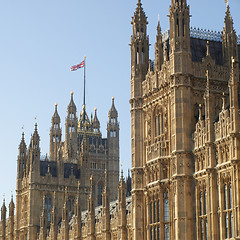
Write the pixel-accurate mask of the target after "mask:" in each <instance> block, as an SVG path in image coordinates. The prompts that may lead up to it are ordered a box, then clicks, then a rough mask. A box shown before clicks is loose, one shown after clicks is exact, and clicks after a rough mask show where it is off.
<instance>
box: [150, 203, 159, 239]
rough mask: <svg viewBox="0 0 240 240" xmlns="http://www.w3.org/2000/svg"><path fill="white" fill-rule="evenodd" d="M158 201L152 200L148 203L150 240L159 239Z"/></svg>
mask: <svg viewBox="0 0 240 240" xmlns="http://www.w3.org/2000/svg"><path fill="white" fill-rule="evenodd" d="M160 209H161V207H160V200H157V199H156V200H153V201H151V203H150V235H151V240H159V239H160Z"/></svg>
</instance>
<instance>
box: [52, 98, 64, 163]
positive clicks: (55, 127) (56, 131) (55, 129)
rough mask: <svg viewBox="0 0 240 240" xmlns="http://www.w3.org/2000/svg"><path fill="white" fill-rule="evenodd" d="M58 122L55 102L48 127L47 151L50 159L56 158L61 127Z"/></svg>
mask: <svg viewBox="0 0 240 240" xmlns="http://www.w3.org/2000/svg"><path fill="white" fill-rule="evenodd" d="M60 122H61V120H60V117H59V114H58V111H57V103H56V104H55V112H54V114H53V116H52V126H51V129H50V153H49V160H50V161H56V160H57V152H58V148H59V146H60V144H61V138H62V129H61V127H60Z"/></svg>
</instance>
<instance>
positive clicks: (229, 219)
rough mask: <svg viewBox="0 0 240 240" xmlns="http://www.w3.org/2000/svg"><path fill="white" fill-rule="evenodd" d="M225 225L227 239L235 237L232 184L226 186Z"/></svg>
mask: <svg viewBox="0 0 240 240" xmlns="http://www.w3.org/2000/svg"><path fill="white" fill-rule="evenodd" d="M223 206H224V210H223V213H224V221H225V222H224V225H225V237H226V238H232V237H233V212H232V185H231V183H228V184H225V185H224V204H223Z"/></svg>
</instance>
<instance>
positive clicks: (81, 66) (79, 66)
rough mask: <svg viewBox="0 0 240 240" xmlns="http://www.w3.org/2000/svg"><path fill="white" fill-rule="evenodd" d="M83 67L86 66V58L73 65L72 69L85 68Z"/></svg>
mask: <svg viewBox="0 0 240 240" xmlns="http://www.w3.org/2000/svg"><path fill="white" fill-rule="evenodd" d="M83 67H85V59H84V60H83V61H82V62H81V63H80V64H77V65H74V66H71V71H76V70H78V69H79V68H83Z"/></svg>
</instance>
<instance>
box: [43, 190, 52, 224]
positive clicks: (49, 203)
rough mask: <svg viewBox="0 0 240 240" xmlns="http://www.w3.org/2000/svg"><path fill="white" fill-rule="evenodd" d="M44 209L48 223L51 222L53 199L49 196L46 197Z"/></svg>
mask: <svg viewBox="0 0 240 240" xmlns="http://www.w3.org/2000/svg"><path fill="white" fill-rule="evenodd" d="M44 209H45V211H46V214H47V221H48V223H50V222H51V211H52V198H51V196H50V195H49V194H47V195H45V206H44Z"/></svg>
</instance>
